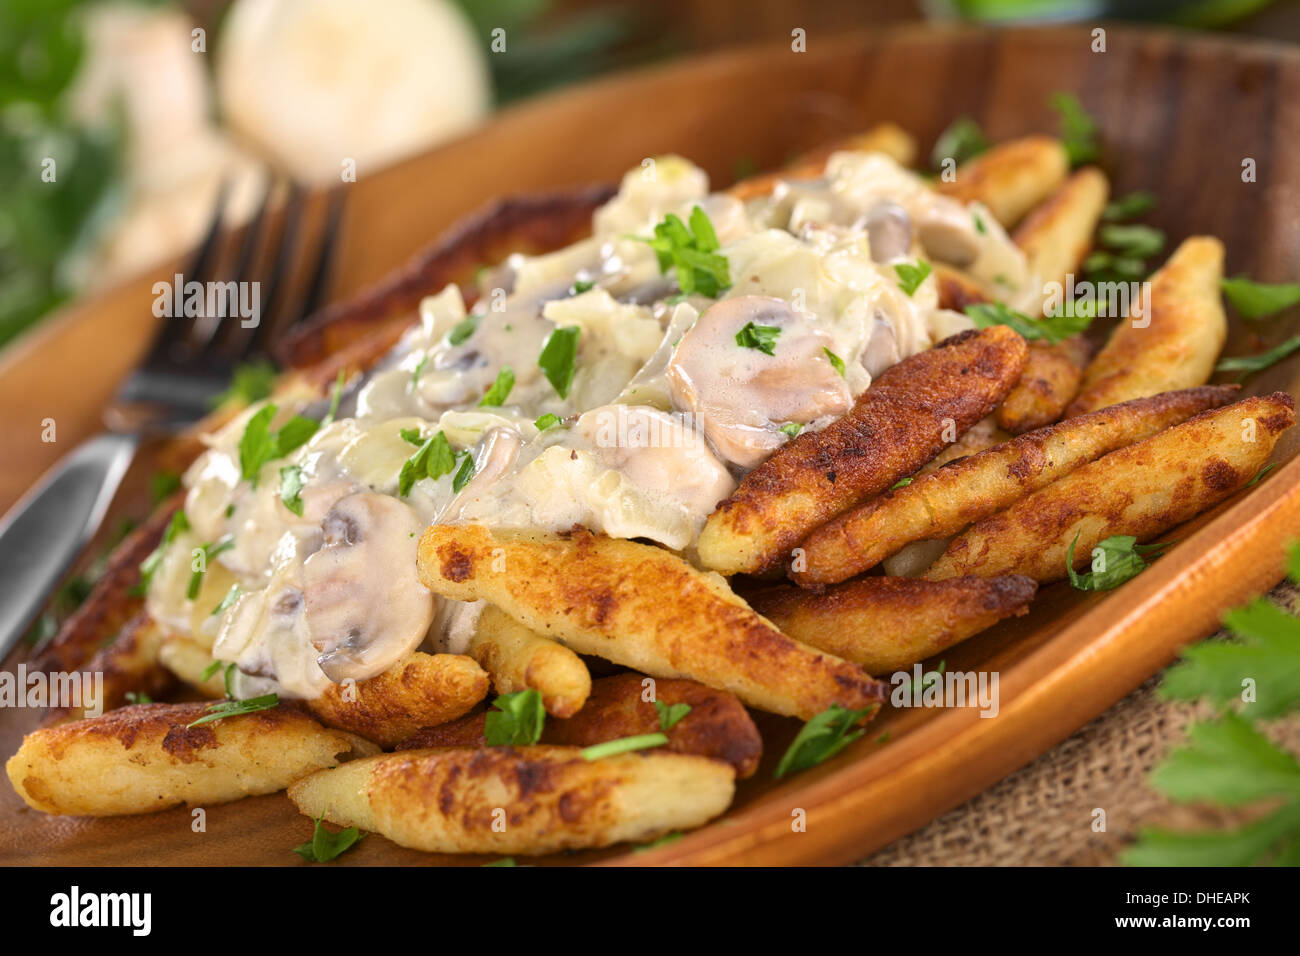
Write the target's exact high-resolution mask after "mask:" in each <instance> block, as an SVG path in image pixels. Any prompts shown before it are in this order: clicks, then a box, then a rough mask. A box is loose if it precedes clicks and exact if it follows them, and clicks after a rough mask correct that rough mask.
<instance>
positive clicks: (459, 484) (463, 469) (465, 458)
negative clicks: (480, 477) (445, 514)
mask: <svg viewBox="0 0 1300 956" xmlns="http://www.w3.org/2000/svg"><path fill="white" fill-rule="evenodd" d="M473 477H474V456H473V455H471V454H470V453H469V452H467V451H465V452H461V454H460V467H459V468H457V469H456V474H455V475H453V476H452V479H451V490H452V491H461V490H463V489H464V487H465V486H466V485H468V484H469V483H470V479H471V478H473Z"/></svg>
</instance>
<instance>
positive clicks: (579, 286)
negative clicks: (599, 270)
mask: <svg viewBox="0 0 1300 956" xmlns="http://www.w3.org/2000/svg"><path fill="white" fill-rule="evenodd" d="M595 287H596V283H594V282H592V281H591V280H590V279H578V280H577V281H576V282H574V283H573V285H572V286H571V287H570V289H569V295H582V293H584V292H590V291H591V290H592V289H594V288H595Z"/></svg>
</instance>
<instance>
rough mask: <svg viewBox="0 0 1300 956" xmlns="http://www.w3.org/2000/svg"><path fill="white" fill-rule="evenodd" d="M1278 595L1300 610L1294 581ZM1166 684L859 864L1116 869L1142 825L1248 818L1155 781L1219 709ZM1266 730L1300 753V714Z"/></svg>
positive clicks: (1134, 697)
mask: <svg viewBox="0 0 1300 956" xmlns="http://www.w3.org/2000/svg"><path fill="white" fill-rule="evenodd" d="M1270 598H1271V599H1273V600H1275V601H1277V602H1278V603H1279V604H1281V605H1282V606H1284V607H1287V608H1290V609H1291V610H1293V611H1296V610H1300V594H1297V591H1296V588H1295V587H1293V586H1292V585H1290V584H1283V585H1280V586H1279V587H1278V588H1277V589H1275V590H1274V591H1273V592H1272V594H1271V595H1270ZM1222 636H1223V635H1221V634H1220V635H1216V636H1215V638H1212V639H1213V640H1218V639H1220V638H1222ZM1158 685H1159V677H1155V678H1152V679H1151V680H1149V681H1147V682H1146V683H1145V684H1143V685H1142V686H1141V687H1140V688H1138V689H1137V690H1136V691H1134V692H1133V693H1132V694H1130V695H1129V696H1128V697H1126V698H1124V699H1123V700H1122V701H1120V702H1119V703H1118V704H1116V705H1115V706H1114V707H1112V708H1111V709H1110V710H1108V711H1106V713H1104V714H1102V715H1101V716H1100V717H1098V718H1097V719H1096V720H1094V721H1092V723H1090V724H1088V725H1086V726H1085V727H1083V728H1082V729H1081V730H1079V732H1078V733H1076V734H1075V735H1074V736H1072V737H1070V738H1068V739H1067V740H1064V741H1062V742H1061V743H1060V744H1059V745H1058V746H1057V747H1055V748H1054V749H1053V750H1050V751H1048V752H1047V753H1045V754H1043V755H1042V756H1041V757H1039V758H1038V759H1037V760H1035V761H1034V762H1033V763H1031V764H1029V765H1028V766H1026V767H1024V768H1022V769H1021V770H1019V771H1017V772H1016V773H1014V774H1012V775H1011V776H1009V777H1007V778H1006V779H1005V780H1003V781H1002V782H1001V783H998V784H997V785H995V786H993V787H991V788H990V789H988V790H986V791H984V792H983V793H981V794H980V795H979V796H977V797H975V798H974V799H972V800H969V801H967V802H966V803H964V804H962V805H961V806H960V807H957V808H956V809H955V810H952V811H950V812H948V813H946V814H944V815H943V816H941V817H939V818H938V819H936V820H934V821H933V822H931V823H930V824H929V825H928V826H926V827H924V828H923V829H921V830H918V831H916V832H915V833H912V834H911V835H909V836H906V837H904V838H903V839H901V840H898V841H896V842H894V843H892V844H890V845H889V846H887V847H885V848H884V849H883V850H881V851H880V852H878V853H876V854H875V855H874V856H871V857H868V858H867V859H866V860H863V861H862V862H861V863H859V864H858V865H859V866H935V865H940V866H1049V865H1062V866H1109V865H1115V864H1116V863H1118V857H1119V854H1120V852H1121V851H1122V850H1123V849H1124V848H1125V847H1126V846H1128V845H1129V844H1130V843H1131V842H1132V841H1133V839H1134V837H1135V836H1136V834H1137V831H1138V829H1139V828H1141V827H1143V826H1167V827H1170V828H1192V827H1198V826H1226V825H1234V824H1238V823H1241V822H1244V821H1245V820H1246V819H1248V818H1249V817H1248V816H1246V815H1244V814H1239V813H1233V812H1229V811H1225V810H1221V809H1217V808H1206V807H1186V806H1175V805H1173V804H1171V803H1170V802H1169V801H1168V800H1167V799H1165V798H1164V797H1162V796H1161V795H1160V794H1158V793H1156V791H1154V790H1153V789H1151V787H1150V786H1149V785H1148V781H1147V777H1148V775H1149V773H1150V771H1151V768H1152V767H1154V766H1155V765H1156V764H1157V763H1159V762H1160V761H1161V760H1162V759H1164V757H1165V755H1166V754H1167V753H1168V752H1169V750H1170V749H1171V748H1172V747H1174V746H1176V745H1177V744H1179V743H1181V742H1182V741H1183V740H1184V734H1183V730H1184V728H1186V726H1187V724H1188V723H1189V722H1190V721H1191V720H1193V719H1195V718H1198V717H1208V716H1211V715H1212V714H1213V713H1214V709H1213V708H1212V707H1210V706H1208V705H1206V704H1189V703H1183V702H1179V701H1164V700H1161V699H1160V698H1159V697H1158V696H1157V695H1156V693H1155V690H1156V687H1157V686H1158ZM1263 729H1264V730H1265V732H1266V733H1267V734H1268V735H1269V737H1271V738H1272V739H1273V740H1274V741H1276V742H1277V743H1279V744H1281V745H1282V746H1284V747H1287V748H1288V749H1290V750H1291V752H1293V753H1296V752H1300V714H1293V715H1291V716H1290V717H1288V718H1286V719H1283V720H1278V721H1272V722H1270V723H1268V724H1265V725H1264V726H1263ZM1098 807H1100V808H1101V809H1103V810H1105V811H1106V821H1105V823H1106V829H1105V832H1095V831H1094V829H1093V820H1094V810H1095V809H1096V808H1098Z"/></svg>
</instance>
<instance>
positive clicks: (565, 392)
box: [537, 325, 582, 398]
mask: <svg viewBox="0 0 1300 956" xmlns="http://www.w3.org/2000/svg"><path fill="white" fill-rule="evenodd" d="M581 335H582V329H580V328H578V326H576V325H566V326H564V327H563V328H558V329H556V330H555V331H553V332H552V333H551V334H550V335H548V336H547V337H546V342H545V343H543V345H542V353H541V354H540V355H539V356H537V364H538V365H539V366H541V369H542V374H543V375H545V376H546V380H547V381H548V382H550V383H551V387H552V388H554V389H555V392H556V394H557V395H559V396H560V398H568V397H569V386H571V385H572V384H573V373H574V371H575V369H576V367H577V361H578V339H579V338H580V337H581Z"/></svg>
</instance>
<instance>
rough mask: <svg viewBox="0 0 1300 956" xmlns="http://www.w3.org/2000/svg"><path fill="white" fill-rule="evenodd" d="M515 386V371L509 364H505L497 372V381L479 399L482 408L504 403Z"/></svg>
mask: <svg viewBox="0 0 1300 956" xmlns="http://www.w3.org/2000/svg"><path fill="white" fill-rule="evenodd" d="M514 387H515V372H514V369H512V368H511V367H510V366H509V365H503V366H502V367H501V371H499V372H497V377H496V381H494V382H493V383H492V387H491V388H489V389H488V390H487V392H486V393H485V394H484V395H483V397H482V398H481V399H479V403H478V404H479V407H480V408H492V407H497V406H501V405H504V404H505V403H506V399H507V398H509V397H510V390H511V389H512V388H514Z"/></svg>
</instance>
